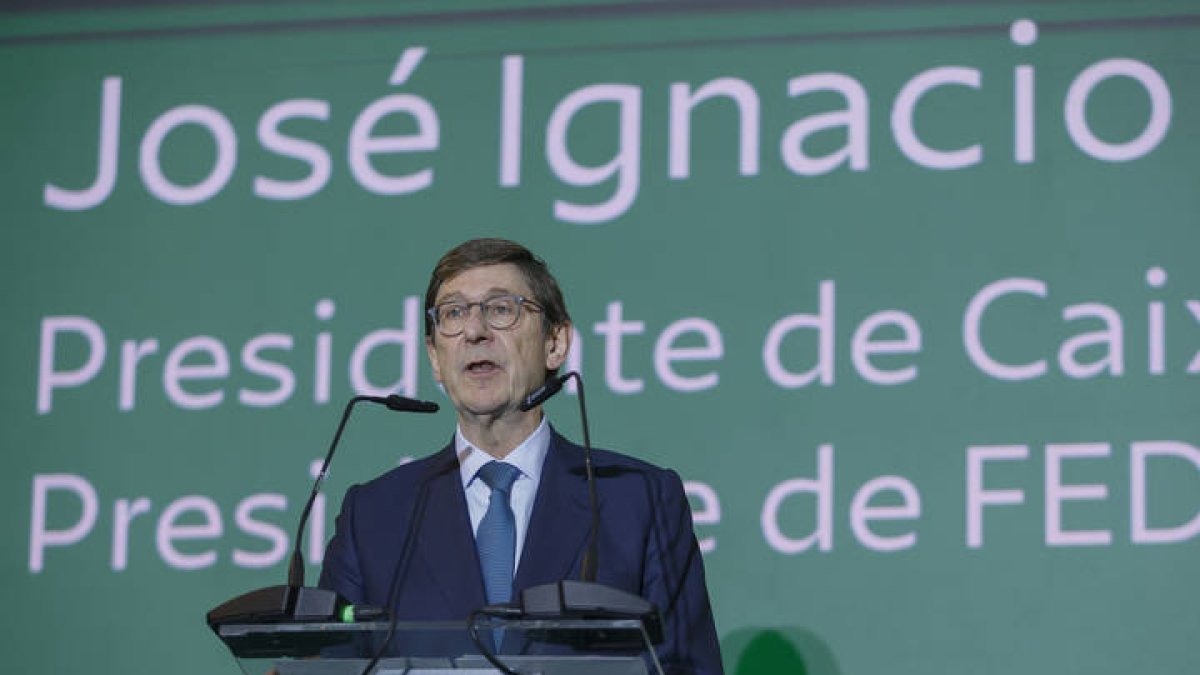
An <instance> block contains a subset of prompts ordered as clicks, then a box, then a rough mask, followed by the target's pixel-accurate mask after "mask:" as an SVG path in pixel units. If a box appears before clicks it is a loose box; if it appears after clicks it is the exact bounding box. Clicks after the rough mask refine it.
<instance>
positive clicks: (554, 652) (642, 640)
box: [217, 619, 663, 675]
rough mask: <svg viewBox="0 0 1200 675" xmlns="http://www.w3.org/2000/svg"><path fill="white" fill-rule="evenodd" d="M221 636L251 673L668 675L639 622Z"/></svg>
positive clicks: (495, 623)
mask: <svg viewBox="0 0 1200 675" xmlns="http://www.w3.org/2000/svg"><path fill="white" fill-rule="evenodd" d="M473 632H474V635H473V634H472V633H473ZM389 633H390V636H389ZM217 635H218V637H220V638H221V640H222V641H223V642H224V643H225V644H226V645H227V646H228V647H229V649H230V651H231V652H233V655H234V656H235V657H236V658H237V661H238V665H239V666H240V667H241V669H242V672H243V673H244V674H245V675H360V674H363V675H365V674H364V669H365V668H366V667H367V666H368V664H370V663H371V662H372V661H373V660H375V659H376V657H378V660H377V662H376V663H375V665H374V666H373V667H372V668H371V670H370V671H369V673H370V675H495V674H500V673H504V672H505V670H503V669H504V668H507V669H508V670H509V671H511V672H515V673H519V674H520V675H663V673H662V666H661V665H660V664H659V662H658V659H657V657H656V656H655V652H654V648H653V646H652V644H651V642H650V639H649V636H648V635H647V634H646V631H645V628H644V626H643V624H642V622H641V621H638V620H634V619H619V620H614V619H538V620H531V619H520V620H516V619H514V620H501V619H489V620H485V621H477V622H475V623H474V624H470V623H468V622H412V621H401V622H397V624H396V625H395V627H394V629H393V627H392V626H391V625H390V624H389V623H388V622H386V621H380V622H375V623H308V622H303V623H300V622H298V623H253V624H250V623H247V624H234V623H230V624H225V625H221V626H219V627H218V628H217ZM484 650H486V651H487V652H488V655H487V656H485V655H484V653H483V651H484ZM489 656H490V657H491V658H492V659H494V660H495V661H496V662H498V665H497V664H494V663H493V662H492V661H489V658H488V657H489Z"/></svg>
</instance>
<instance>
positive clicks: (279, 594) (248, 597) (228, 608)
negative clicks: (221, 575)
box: [205, 394, 438, 657]
mask: <svg viewBox="0 0 1200 675" xmlns="http://www.w3.org/2000/svg"><path fill="white" fill-rule="evenodd" d="M362 402H367V403H374V404H376V405H382V406H385V407H386V408H388V409H389V410H395V411H398V412H419V413H431V412H435V411H437V409H438V405H437V404H436V403H433V402H432V401H422V400H418V399H412V398H406V397H404V396H398V395H396V394H392V395H391V396H386V397H384V396H364V395H360V396H355V397H354V398H352V399H350V401H349V402H348V403H347V404H346V407H345V409H344V410H343V411H342V419H341V421H340V422H339V423H338V427H337V432H336V433H334V435H333V441H332V442H331V443H330V444H329V451H328V452H327V453H326V454H325V461H324V463H323V464H322V465H321V471H320V473H319V474H317V477H316V479H315V480H314V481H313V489H312V493H311V494H309V496H308V501H307V502H305V504H304V510H303V511H302V512H301V515H300V523H299V525H298V526H297V528H296V537H295V545H294V546H293V547H292V556H291V561H290V563H289V565H288V582H287V584H286V585H283V586H268V587H266V588H259V589H256V590H253V591H249V592H247V593H243V594H242V595H239V596H237V597H235V598H231V599H230V600H227V601H226V602H224V603H222V604H220V605H218V606H217V607H214V608H213V609H212V610H210V611H209V612H208V614H207V615H206V616H205V620H206V621H207V622H208V626H209V628H211V629H212V630H213V632H215V633H216V634H217V637H219V638H221V640H222V641H223V642H225V643H226V644H227V645H228V646H229V648H230V650H231V651H233V653H234V655H235V656H239V657H242V656H246V655H249V654H254V655H258V656H270V655H272V654H275V653H276V652H277V651H278V650H279V647H278V646H277V645H276V646H272V645H259V644H255V643H253V642H246V641H245V640H239V639H237V638H236V637H229V638H228V639H227V637H226V636H224V635H222V633H221V627H222V626H225V625H227V624H235V623H243V624H244V623H250V624H258V623H281V622H288V621H315V622H325V621H353V620H356V619H362V618H367V617H379V616H382V614H383V612H382V611H381V610H379V609H378V608H374V607H364V606H359V607H355V606H354V605H351V604H350V603H349V602H347V601H346V600H345V599H344V598H342V597H340V596H338V594H337V593H334V592H333V591H329V590H326V589H322V588H312V587H307V586H305V585H304V555H303V554H302V553H301V551H302V550H303V542H304V528H305V525H307V524H308V518H309V515H310V514H311V513H312V508H313V502H314V501H316V498H317V494H318V493H320V490H321V484H322V483H323V482H324V481H325V476H326V475H328V473H329V464H330V462H332V460H333V453H334V451H336V450H337V446H338V443H339V442H340V441H341V438H342V432H343V431H345V429H346V423H347V422H348V421H349V420H350V413H351V412H352V411H353V410H354V407H355V406H356V405H358V404H359V403H362ZM273 650H274V651H273ZM285 655H286V654H285Z"/></svg>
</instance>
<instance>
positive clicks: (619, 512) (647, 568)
mask: <svg viewBox="0 0 1200 675" xmlns="http://www.w3.org/2000/svg"><path fill="white" fill-rule="evenodd" d="M593 465H594V470H595V474H596V491H597V497H598V502H599V507H600V529H599V556H598V569H597V575H596V581H597V582H598V583H601V584H604V585H607V586H612V587H615V588H619V589H622V590H625V591H627V592H630V593H633V594H635V595H639V596H641V597H643V598H646V599H647V600H649V601H650V602H653V603H654V604H656V605H657V606H658V607H659V609H660V610H661V611H662V615H663V623H664V634H665V639H664V641H663V643H662V644H661V645H659V646H658V648H657V652H658V657H659V660H660V662H661V663H662V665H663V668H664V670H666V671H667V672H668V673H681V674H682V673H688V674H693V673H694V674H696V675H720V674H721V673H722V672H723V671H722V666H721V654H720V647H719V644H718V640H717V634H716V628H715V626H714V624H713V616H712V609H711V607H710V604H709V599H708V590H707V588H706V586H705V582H704V565H703V561H702V560H701V555H700V550H699V547H698V546H697V543H696V537H695V534H694V533H693V531H692V517H691V510H690V508H689V506H688V502H687V498H686V496H685V494H684V491H683V483H682V481H680V479H679V476H678V475H677V474H676V473H675V472H674V471H670V470H667V469H661V468H659V467H656V466H653V465H651V464H648V463H646V462H642V461H639V460H636V459H633V458H631V457H627V456H624V455H620V454H617V453H614V452H608V451H604V450H596V451H594V453H593ZM422 502H423V503H422ZM418 521H419V522H418ZM590 523H591V513H590V510H589V506H588V491H587V480H586V475H585V471H584V456H583V449H582V448H581V447H579V446H577V445H575V444H573V443H571V442H570V441H568V440H566V439H565V438H563V437H562V436H560V435H558V434H557V433H554V434H553V438H552V440H551V442H550V448H549V451H548V452H547V453H546V461H545V464H544V465H543V467H542V476H541V481H540V483H539V486H538V492H537V495H536V497H535V498H534V505H533V512H532V514H531V516H530V520H529V527H528V529H527V531H526V535H525V544H524V548H523V550H522V553H521V560H520V563H519V564H518V566H517V573H516V577H515V578H514V579H513V597H514V598H516V597H519V594H520V592H521V591H522V590H523V589H525V588H528V587H530V586H537V585H540V584H546V583H553V582H556V581H559V580H562V579H578V578H579V575H580V564H581V562H582V559H583V554H584V551H585V549H586V548H587V540H588V533H589V526H590ZM410 530H412V533H411V535H410V532H409V531H410ZM409 538H411V539H412V542H411V543H410V547H411V551H410V553H409V556H408V560H407V563H406V564H405V565H404V569H403V573H402V575H401V576H400V577H398V578H396V585H397V588H396V593H395V600H394V602H392V610H393V611H394V612H395V613H396V615H397V617H398V618H399V619H401V620H428V621H436V620H464V619H466V618H467V617H468V616H469V615H470V614H471V612H472V611H474V610H476V609H478V608H480V607H482V606H484V605H485V604H487V602H486V599H485V593H484V585H483V577H482V574H481V572H480V569H479V557H478V554H477V553H476V551H475V539H474V535H473V534H472V531H471V522H470V518H469V516H468V514H467V502H466V497H465V495H464V493H463V487H462V479H461V478H460V475H459V470H458V459H457V457H456V455H455V451H454V446H453V444H451V445H449V446H447V447H445V448H443V449H442V450H441V451H440V452H438V453H436V454H434V455H430V456H429V457H426V458H424V459H420V460H417V461H414V462H410V463H408V464H405V465H403V466H400V467H397V468H395V469H393V470H391V471H389V472H387V473H386V474H384V475H382V476H380V477H378V478H376V479H375V480H372V481H370V482H368V483H365V484H361V485H355V486H354V487H352V488H350V490H349V491H347V493H346V496H345V499H344V500H343V502H342V510H341V514H340V515H339V516H338V519H337V529H336V532H335V534H334V537H333V539H332V540H331V541H330V542H329V547H328V549H327V550H326V553H325V562H324V567H323V569H322V572H321V581H320V585H321V587H323V588H329V589H332V590H335V591H337V592H338V593H340V594H341V595H342V596H344V597H345V598H346V599H347V600H349V601H350V602H352V603H355V604H367V605H375V606H379V607H383V606H386V605H387V603H388V596H389V594H390V592H391V586H392V583H393V578H394V577H395V574H396V571H397V569H398V566H399V563H400V558H401V555H402V552H401V549H402V548H403V546H404V542H405V540H406V539H409Z"/></svg>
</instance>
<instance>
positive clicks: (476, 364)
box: [467, 359, 500, 375]
mask: <svg viewBox="0 0 1200 675" xmlns="http://www.w3.org/2000/svg"><path fill="white" fill-rule="evenodd" d="M499 369H500V366H498V365H496V362H495V361H488V360H486V359H485V360H480V361H472V362H470V363H468V364H467V372H468V373H474V374H477V375H487V374H488V373H492V372H495V371H497V370H499Z"/></svg>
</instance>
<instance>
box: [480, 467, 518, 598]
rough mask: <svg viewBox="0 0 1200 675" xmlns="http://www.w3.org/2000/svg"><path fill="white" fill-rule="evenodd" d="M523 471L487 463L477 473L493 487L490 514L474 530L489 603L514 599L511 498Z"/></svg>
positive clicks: (514, 545) (514, 536) (514, 538)
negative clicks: (513, 488)
mask: <svg viewBox="0 0 1200 675" xmlns="http://www.w3.org/2000/svg"><path fill="white" fill-rule="evenodd" d="M520 474H521V470H520V469H518V468H517V467H515V466H513V465H512V464H505V463H503V462H495V461H492V462H488V463H487V464H484V465H483V466H482V467H480V468H479V473H478V474H476V475H477V476H479V478H482V479H483V482H484V483H487V486H488V487H490V488H491V489H492V496H491V498H490V499H489V501H488V508H487V513H485V514H483V520H481V521H479V530H478V531H477V532H476V533H475V549H476V550H477V551H478V552H479V567H480V570H481V571H482V572H483V586H484V588H485V589H486V591H487V601H488V604H489V605H495V604H499V603H504V602H508V601H509V600H511V599H512V580H513V567H514V563H515V560H516V552H517V523H516V517H515V516H514V515H513V510H512V506H511V505H510V504H509V502H508V499H509V496H510V493H511V492H512V485H513V482H514V481H516V480H517V476H519V475H520Z"/></svg>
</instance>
